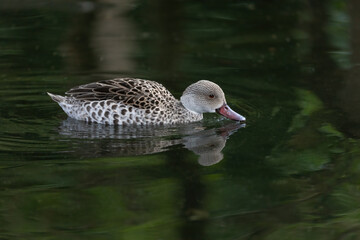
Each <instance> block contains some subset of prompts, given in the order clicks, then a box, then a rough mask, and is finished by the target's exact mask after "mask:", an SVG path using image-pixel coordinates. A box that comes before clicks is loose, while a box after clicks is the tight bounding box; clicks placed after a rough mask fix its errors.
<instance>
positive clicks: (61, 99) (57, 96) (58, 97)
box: [47, 92, 65, 103]
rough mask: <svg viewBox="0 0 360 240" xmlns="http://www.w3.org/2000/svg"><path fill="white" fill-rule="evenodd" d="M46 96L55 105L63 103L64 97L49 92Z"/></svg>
mask: <svg viewBox="0 0 360 240" xmlns="http://www.w3.org/2000/svg"><path fill="white" fill-rule="evenodd" d="M47 94H48V95H49V96H50V97H51V98H52V100H54V101H55V102H57V103H61V102H64V101H65V97H63V96H60V95H55V94H52V93H49V92H48V93H47Z"/></svg>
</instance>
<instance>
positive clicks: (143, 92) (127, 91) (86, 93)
mask: <svg viewBox="0 0 360 240" xmlns="http://www.w3.org/2000/svg"><path fill="white" fill-rule="evenodd" d="M66 95H67V96H69V97H74V98H76V99H78V100H84V101H101V100H114V101H117V102H120V103H123V104H126V105H129V106H134V107H137V108H140V109H151V108H155V107H157V106H160V105H165V106H166V105H168V104H169V103H171V102H175V101H176V100H175V98H174V96H173V95H172V94H171V93H170V92H169V91H168V90H167V89H166V88H165V87H164V86H163V85H161V84H160V83H157V82H154V81H149V80H144V79H136V78H116V79H112V80H105V81H100V82H95V83H89V84H85V85H81V86H78V87H75V88H72V89H70V90H69V91H67V92H66Z"/></svg>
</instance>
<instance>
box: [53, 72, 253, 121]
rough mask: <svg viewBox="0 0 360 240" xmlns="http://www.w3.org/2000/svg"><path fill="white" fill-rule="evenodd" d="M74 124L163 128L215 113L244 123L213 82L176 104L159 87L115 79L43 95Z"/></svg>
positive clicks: (204, 83) (206, 82)
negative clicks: (134, 125) (63, 94)
mask: <svg viewBox="0 0 360 240" xmlns="http://www.w3.org/2000/svg"><path fill="white" fill-rule="evenodd" d="M47 94H48V95H49V96H50V97H51V98H52V100H54V101H55V102H57V103H58V104H59V105H60V107H61V108H62V109H63V111H64V112H65V113H66V114H67V115H68V116H69V117H70V118H74V119H76V120H82V121H86V122H96V123H100V124H109V125H131V124H136V125H151V124H155V125H163V124H183V123H191V122H196V121H201V120H202V119H203V113H215V112H216V113H218V114H220V115H222V116H224V117H226V118H228V119H230V120H234V121H239V122H241V123H245V121H246V118H245V117H243V116H242V115H240V114H239V113H237V112H235V111H233V110H232V109H231V108H230V107H229V106H228V104H227V102H226V99H225V94H224V92H223V90H222V89H221V88H220V86H219V85H217V84H216V83H214V82H211V81H209V80H200V81H197V82H195V83H193V84H191V85H190V86H188V87H187V88H186V89H185V91H184V92H183V94H182V96H181V98H180V100H177V99H176V98H175V97H174V96H173V95H172V94H171V93H170V91H169V90H167V89H166V88H165V87H164V86H163V85H162V84H160V83H158V82H155V81H151V80H145V79H138V78H116V79H111V80H103V81H98V82H93V83H88V84H85V85H81V86H77V87H74V88H71V89H70V90H69V91H67V92H66V93H65V96H61V95H56V94H53V93H49V92H48V93H47Z"/></svg>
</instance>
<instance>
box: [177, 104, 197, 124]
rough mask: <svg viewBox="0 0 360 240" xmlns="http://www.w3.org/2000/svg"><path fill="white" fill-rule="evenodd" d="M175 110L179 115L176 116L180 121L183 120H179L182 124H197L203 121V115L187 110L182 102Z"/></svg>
mask: <svg viewBox="0 0 360 240" xmlns="http://www.w3.org/2000/svg"><path fill="white" fill-rule="evenodd" d="M175 109H176V111H175V112H176V113H177V114H176V115H177V117H178V118H179V119H181V120H179V121H181V122H196V121H200V120H201V119H203V115H202V113H197V112H194V111H191V110H189V109H187V108H186V107H185V106H184V105H183V104H182V103H181V102H180V101H178V102H177V103H176V105H175Z"/></svg>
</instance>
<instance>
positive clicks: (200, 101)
mask: <svg viewBox="0 0 360 240" xmlns="http://www.w3.org/2000/svg"><path fill="white" fill-rule="evenodd" d="M180 101H181V103H182V104H183V105H184V107H185V108H186V109H188V110H189V111H193V112H196V113H208V112H209V113H211V112H217V113H219V114H221V115H223V116H225V117H227V118H229V119H231V120H234V121H240V122H245V120H246V119H245V117H243V116H241V115H240V114H238V113H237V112H235V111H233V110H231V108H230V107H229V106H228V105H227V103H226V99H225V94H224V92H223V90H222V89H221V88H220V87H219V85H217V84H216V83H213V82H210V81H208V80H200V81H198V82H196V83H193V84H191V85H190V86H189V87H187V88H186V89H185V91H184V92H183V95H182V96H181V98H180Z"/></svg>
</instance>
